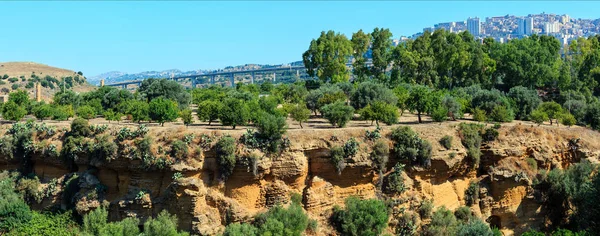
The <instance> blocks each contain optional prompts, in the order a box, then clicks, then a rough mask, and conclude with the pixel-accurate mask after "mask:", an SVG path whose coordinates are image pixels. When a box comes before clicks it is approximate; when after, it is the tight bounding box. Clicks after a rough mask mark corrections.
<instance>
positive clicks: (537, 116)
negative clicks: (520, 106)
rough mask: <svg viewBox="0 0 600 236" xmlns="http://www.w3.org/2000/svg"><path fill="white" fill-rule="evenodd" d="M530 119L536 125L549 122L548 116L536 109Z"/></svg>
mask: <svg viewBox="0 0 600 236" xmlns="http://www.w3.org/2000/svg"><path fill="white" fill-rule="evenodd" d="M529 119H530V120H531V121H533V122H535V123H536V124H538V125H541V124H543V123H544V121H547V120H548V114H546V112H544V111H542V110H540V109H536V110H533V111H532V112H531V114H530V115H529Z"/></svg>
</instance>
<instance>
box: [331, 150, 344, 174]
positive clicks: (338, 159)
mask: <svg viewBox="0 0 600 236" xmlns="http://www.w3.org/2000/svg"><path fill="white" fill-rule="evenodd" d="M330 152H331V154H330V156H331V162H332V163H333V166H335V170H336V171H337V173H338V175H341V174H342V171H343V170H344V168H346V160H345V158H346V154H345V153H344V149H343V148H342V147H332V148H331V150H330Z"/></svg>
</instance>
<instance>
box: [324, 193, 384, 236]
mask: <svg viewBox="0 0 600 236" xmlns="http://www.w3.org/2000/svg"><path fill="white" fill-rule="evenodd" d="M387 221H388V210H387V207H386V205H385V203H383V202H382V201H380V200H376V199H369V200H360V199H358V198H356V197H349V198H347V199H346V209H344V210H342V209H341V208H340V207H335V208H334V210H333V215H332V222H333V224H334V225H335V226H336V228H337V230H338V231H339V232H340V233H341V234H342V235H353V236H359V235H361V236H362V235H366V236H369V235H373V236H375V235H380V234H381V233H382V231H383V229H384V228H385V227H386V226H387Z"/></svg>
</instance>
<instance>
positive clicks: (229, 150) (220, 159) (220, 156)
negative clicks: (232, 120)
mask: <svg viewBox="0 0 600 236" xmlns="http://www.w3.org/2000/svg"><path fill="white" fill-rule="evenodd" d="M216 151H217V163H218V164H219V172H220V173H221V179H223V180H227V178H229V176H230V175H231V174H232V173H233V169H234V168H235V163H236V157H235V139H233V138H232V137H231V136H224V137H222V138H221V139H219V141H218V142H217V144H216Z"/></svg>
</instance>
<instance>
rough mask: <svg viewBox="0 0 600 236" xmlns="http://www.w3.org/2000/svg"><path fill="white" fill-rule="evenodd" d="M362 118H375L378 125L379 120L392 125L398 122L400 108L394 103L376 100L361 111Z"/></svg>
mask: <svg viewBox="0 0 600 236" xmlns="http://www.w3.org/2000/svg"><path fill="white" fill-rule="evenodd" d="M359 114H360V115H361V118H363V119H367V120H374V121H375V122H376V123H377V125H379V121H382V122H383V123H385V124H387V125H392V124H395V123H397V122H398V108H397V107H396V106H394V105H392V104H389V103H385V102H381V101H375V102H373V103H372V105H371V104H369V105H367V106H366V107H365V108H363V109H361V110H360V111H359Z"/></svg>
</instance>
